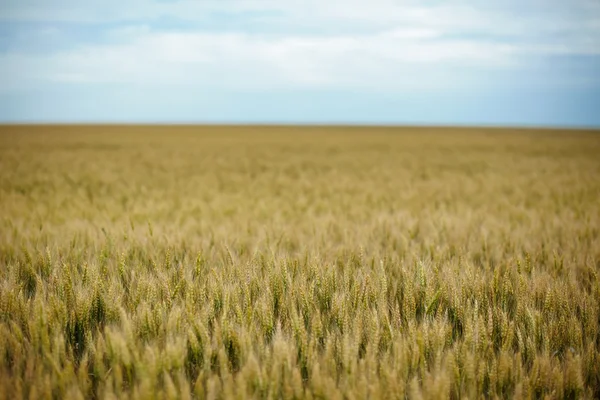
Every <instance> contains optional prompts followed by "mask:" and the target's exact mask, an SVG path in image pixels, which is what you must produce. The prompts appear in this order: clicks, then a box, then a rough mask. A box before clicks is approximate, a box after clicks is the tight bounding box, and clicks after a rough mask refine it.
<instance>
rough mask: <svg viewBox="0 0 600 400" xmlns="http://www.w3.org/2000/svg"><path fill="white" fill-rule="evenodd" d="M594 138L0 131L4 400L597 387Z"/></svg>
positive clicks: (268, 129) (0, 377) (357, 130)
mask: <svg viewBox="0 0 600 400" xmlns="http://www.w3.org/2000/svg"><path fill="white" fill-rule="evenodd" d="M599 154H600V136H599V134H598V132H597V131H596V132H594V131H561V130H533V129H530V130H523V129H521V130H518V129H513V130H511V129H491V128H470V129H467V128H375V127H297V126H281V127H277V126H247V127H244V126H232V127H226V126H221V127H218V126H213V127H210V126H204V127H201V126H109V125H107V126H101V125H98V126H77V125H72V126H4V127H1V128H0V210H1V215H0V264H1V265H0V267H1V268H0V299H1V300H0V355H1V357H0V397H3V398H7V399H8V398H44V397H47V398H50V397H54V398H113V397H115V396H116V397H119V398H121V397H129V398H148V397H153V396H155V397H158V398H190V397H192V398H205V397H207V398H252V397H256V398H280V397H285V398H292V397H296V398H357V399H358V398H405V397H406V396H408V397H410V398H418V397H420V396H423V397H425V398H449V397H450V398H459V397H469V398H475V397H481V396H484V395H485V396H489V397H496V396H497V397H504V398H506V397H522V398H543V397H547V396H549V397H551V398H578V397H584V398H593V397H598V396H600V306H599V304H598V303H599V302H598V299H600V276H599V273H600V270H599V269H600V237H599V231H600V201H598V199H600V157H599V156H598V155H599Z"/></svg>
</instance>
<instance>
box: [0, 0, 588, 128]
mask: <svg viewBox="0 0 600 400" xmlns="http://www.w3.org/2000/svg"><path fill="white" fill-rule="evenodd" d="M599 110H600V1H599V0H570V1H557V0H536V1H533V0H523V1H516V0H504V1H499V0H498V1H493V0H487V1H484V0H472V1H468V0H448V1H443V2H442V1H418V2H417V1H402V0H401V1H398V0H396V1H393V0H370V1H368V2H367V1H364V0H363V1H358V0H343V1H342V0H329V1H326V2H325V1H317V0H304V1H300V0H277V1H275V0H262V1H255V0H218V1H213V0H202V1H198V0H195V1H191V0H161V1H150V0H129V1H127V2H121V1H117V0H104V1H96V0H88V1H71V0H54V1H48V0H4V1H2V4H0V121H4V122H25V121H31V122H183V123H189V122H209V123H214V122H217V123H219V122H223V123H228V122H232V123H244V122H251V123H349V124H352V123H360V124H460V125H478V124H485V125H534V126H592V127H600V111H599Z"/></svg>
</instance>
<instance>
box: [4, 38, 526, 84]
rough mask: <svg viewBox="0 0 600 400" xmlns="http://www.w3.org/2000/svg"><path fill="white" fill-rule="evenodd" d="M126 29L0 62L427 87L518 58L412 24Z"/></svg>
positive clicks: (161, 75) (24, 69)
mask: <svg viewBox="0 0 600 400" xmlns="http://www.w3.org/2000/svg"><path fill="white" fill-rule="evenodd" d="M125 31H126V32H127V33H128V35H127V37H128V41H127V42H126V43H122V44H117V45H89V46H84V47H81V48H77V49H75V50H71V51H67V52H61V53H57V54H53V55H50V56H43V57H39V56H29V57H27V56H20V57H18V58H14V57H13V58H11V59H9V60H7V59H6V58H5V59H4V60H0V63H2V64H5V63H7V62H8V63H11V64H12V65H13V67H14V71H13V76H15V75H16V76H20V77H21V78H22V79H28V78H33V77H35V78H36V79H45V80H48V81H55V82H64V81H69V82H103V83H140V84H185V85H195V84H196V85H197V84H202V85H211V84H214V83H215V82H219V84H220V85H224V86H236V87H239V86H246V87H248V86H257V85H258V86H261V87H262V86H264V85H267V86H268V85H271V86H278V85H286V86H301V87H306V86H311V85H317V86H324V85H325V86H333V87H335V86H345V87H348V86H350V87H352V86H354V87H361V86H366V87H373V86H374V85H375V86H403V85H420V86H427V84H430V83H432V82H433V81H435V80H433V81H432V80H431V78H432V76H431V74H434V75H435V72H436V71H438V70H443V69H447V68H453V67H462V68H469V67H482V66H483V67H488V68H498V67H506V66H510V65H513V64H515V63H516V62H517V58H516V57H515V56H516V54H517V53H516V49H514V48H513V47H512V46H508V45H504V44H499V43H485V42H472V41H467V40H446V39H441V38H438V37H437V34H436V32H435V31H432V30H424V29H421V30H415V29H412V28H409V29H399V28H397V29H394V30H391V31H387V32H382V33H376V34H365V35H356V36H311V37H307V36H265V35H251V34H241V33H222V34H217V33H194V32H149V31H147V30H146V29H144V28H143V27H142V28H140V27H133V28H131V29H126V30H125ZM42 65H43V66H44V67H43V68H40V67H39V66H42ZM36 66H38V67H36ZM427 71H429V74H430V75H429V76H428V75H427ZM415 76H418V77H419V79H417V80H415ZM425 80H427V81H425ZM435 83H436V84H440V82H435Z"/></svg>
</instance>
